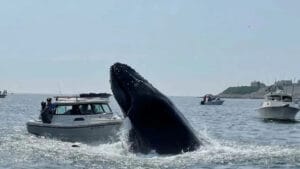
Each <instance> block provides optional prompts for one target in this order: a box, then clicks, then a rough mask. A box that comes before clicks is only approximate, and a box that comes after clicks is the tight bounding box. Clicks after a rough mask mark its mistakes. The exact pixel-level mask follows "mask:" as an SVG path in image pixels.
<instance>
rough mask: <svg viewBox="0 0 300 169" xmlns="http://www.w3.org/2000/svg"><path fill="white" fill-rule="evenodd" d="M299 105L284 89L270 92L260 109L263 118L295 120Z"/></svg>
mask: <svg viewBox="0 0 300 169" xmlns="http://www.w3.org/2000/svg"><path fill="white" fill-rule="evenodd" d="M298 111H299V105H298V104H296V103H294V102H293V97H292V96H291V95H289V94H287V93H284V92H283V91H277V92H275V93H269V94H267V95H266V96H265V100H264V102H263V103H262V107H261V108H259V109H258V112H259V114H260V116H261V117H262V118H263V119H274V120H292V121H293V120H295V116H296V114H297V112H298Z"/></svg>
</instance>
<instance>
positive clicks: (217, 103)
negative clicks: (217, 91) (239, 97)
mask: <svg viewBox="0 0 300 169" xmlns="http://www.w3.org/2000/svg"><path fill="white" fill-rule="evenodd" d="M223 103H224V100H218V101H210V102H201V104H202V105H222V104H223Z"/></svg>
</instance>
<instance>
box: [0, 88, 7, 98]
mask: <svg viewBox="0 0 300 169" xmlns="http://www.w3.org/2000/svg"><path fill="white" fill-rule="evenodd" d="M6 96H7V90H4V91H3V92H1V91H0V98H5V97H6Z"/></svg>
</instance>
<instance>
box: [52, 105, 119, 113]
mask: <svg viewBox="0 0 300 169" xmlns="http://www.w3.org/2000/svg"><path fill="white" fill-rule="evenodd" d="M54 104H55V103H54ZM85 105H86V106H87V107H89V108H90V109H89V110H88V109H87V110H86V112H89V113H86V112H85V113H83V112H82V106H85ZM73 106H78V110H79V112H78V113H72V109H73ZM59 107H64V113H58V110H59V109H58V108H59ZM96 109H98V111H96ZM100 109H101V110H100ZM54 112H55V113H54V115H63V116H64V115H66V116H73V115H101V114H112V113H113V112H112V109H111V107H110V105H109V104H108V103H105V102H85V103H73V104H57V105H55V111H54Z"/></svg>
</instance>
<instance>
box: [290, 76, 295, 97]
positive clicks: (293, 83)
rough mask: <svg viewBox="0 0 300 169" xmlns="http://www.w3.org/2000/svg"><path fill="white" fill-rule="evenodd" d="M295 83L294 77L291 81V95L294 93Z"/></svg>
mask: <svg viewBox="0 0 300 169" xmlns="http://www.w3.org/2000/svg"><path fill="white" fill-rule="evenodd" d="M295 83H296V79H295V78H294V81H293V82H292V85H293V86H292V93H291V95H292V97H293V95H294V89H295Z"/></svg>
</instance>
